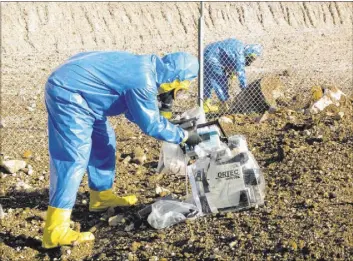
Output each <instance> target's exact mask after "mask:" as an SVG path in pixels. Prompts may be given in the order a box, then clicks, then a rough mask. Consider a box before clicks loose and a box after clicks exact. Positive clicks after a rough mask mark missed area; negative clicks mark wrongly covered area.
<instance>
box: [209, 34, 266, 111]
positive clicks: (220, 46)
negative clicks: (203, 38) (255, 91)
mask: <svg viewBox="0 0 353 261" xmlns="http://www.w3.org/2000/svg"><path fill="white" fill-rule="evenodd" d="M261 54H262V46H261V45H259V44H249V45H244V44H243V43H242V42H241V41H239V40H236V39H227V40H224V41H220V42H215V43H212V44H209V45H208V46H206V48H205V52H204V67H205V70H204V74H205V75H204V84H205V89H204V103H203V108H204V111H205V112H206V113H210V112H211V113H212V112H218V111H219V110H220V111H226V110H227V103H226V102H227V101H228V99H229V91H228V89H229V86H228V78H230V77H231V78H235V77H237V78H238V79H239V85H240V88H242V89H244V88H246V86H247V81H246V75H245V66H249V65H250V64H251V63H252V62H254V61H255V59H256V58H257V57H258V56H260V55H261ZM212 90H215V92H216V94H217V97H218V99H219V100H220V108H219V107H218V106H217V105H214V104H212V103H211V95H212Z"/></svg>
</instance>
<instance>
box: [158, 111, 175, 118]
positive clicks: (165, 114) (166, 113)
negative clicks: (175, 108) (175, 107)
mask: <svg viewBox="0 0 353 261" xmlns="http://www.w3.org/2000/svg"><path fill="white" fill-rule="evenodd" d="M159 112H160V114H161V115H162V116H163V117H164V118H166V119H168V120H169V119H171V118H172V116H173V113H172V112H171V111H162V110H161V111H159Z"/></svg>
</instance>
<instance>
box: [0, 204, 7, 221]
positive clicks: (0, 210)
mask: <svg viewBox="0 0 353 261" xmlns="http://www.w3.org/2000/svg"><path fill="white" fill-rule="evenodd" d="M5 215H6V214H5V212H4V210H3V209H2V206H1V204H0V219H3V218H4V217H5Z"/></svg>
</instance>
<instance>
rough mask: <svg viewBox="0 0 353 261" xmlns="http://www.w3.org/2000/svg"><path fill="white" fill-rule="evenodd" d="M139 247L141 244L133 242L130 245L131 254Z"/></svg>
mask: <svg viewBox="0 0 353 261" xmlns="http://www.w3.org/2000/svg"><path fill="white" fill-rule="evenodd" d="M140 247H141V243H140V242H136V241H135V242H133V243H132V244H131V248H130V249H131V251H132V252H136V251H137V250H138V249H139V248H140Z"/></svg>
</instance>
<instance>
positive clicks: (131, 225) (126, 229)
mask: <svg viewBox="0 0 353 261" xmlns="http://www.w3.org/2000/svg"><path fill="white" fill-rule="evenodd" d="M134 228H135V225H134V223H131V224H130V225H127V226H126V227H125V229H124V230H125V231H126V232H130V231H131V230H133V229H134Z"/></svg>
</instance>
